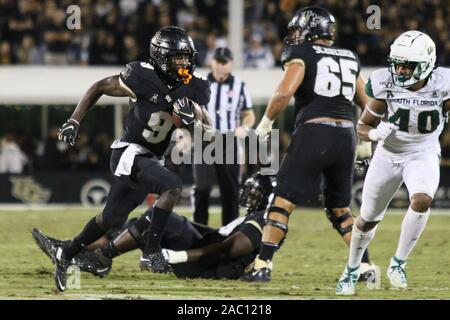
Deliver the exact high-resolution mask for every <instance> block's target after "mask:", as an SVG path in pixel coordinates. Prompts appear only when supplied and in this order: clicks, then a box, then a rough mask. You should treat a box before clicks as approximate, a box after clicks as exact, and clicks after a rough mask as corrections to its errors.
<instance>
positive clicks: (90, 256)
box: [74, 250, 112, 278]
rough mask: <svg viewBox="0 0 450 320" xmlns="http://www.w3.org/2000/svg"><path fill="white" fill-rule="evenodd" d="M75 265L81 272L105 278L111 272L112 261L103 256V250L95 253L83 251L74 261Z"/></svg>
mask: <svg viewBox="0 0 450 320" xmlns="http://www.w3.org/2000/svg"><path fill="white" fill-rule="evenodd" d="M74 264H75V265H76V266H78V267H79V268H80V270H81V271H85V272H89V273H92V274H93V275H94V276H96V277H100V278H104V277H106V276H107V275H108V274H109V272H110V271H111V267H112V259H110V258H108V257H106V256H105V255H103V253H102V251H101V250H95V251H93V252H90V251H83V252H81V253H79V254H77V256H76V257H75V259H74Z"/></svg>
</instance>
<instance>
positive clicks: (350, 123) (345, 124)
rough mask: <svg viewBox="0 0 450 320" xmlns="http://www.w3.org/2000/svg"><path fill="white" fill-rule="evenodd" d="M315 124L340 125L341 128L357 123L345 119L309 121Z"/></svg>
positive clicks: (351, 126) (350, 126)
mask: <svg viewBox="0 0 450 320" xmlns="http://www.w3.org/2000/svg"><path fill="white" fill-rule="evenodd" d="M307 123H314V124H324V125H326V126H332V127H339V128H353V127H354V126H355V125H354V124H353V122H344V121H319V122H307Z"/></svg>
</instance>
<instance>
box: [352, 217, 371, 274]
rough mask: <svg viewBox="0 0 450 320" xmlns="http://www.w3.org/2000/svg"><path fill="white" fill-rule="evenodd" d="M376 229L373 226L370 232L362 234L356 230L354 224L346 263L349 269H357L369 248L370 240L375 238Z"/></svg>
mask: <svg viewBox="0 0 450 320" xmlns="http://www.w3.org/2000/svg"><path fill="white" fill-rule="evenodd" d="M376 229H377V227H376V226H375V228H373V229H372V230H369V231H367V232H362V231H361V230H359V229H358V227H357V226H356V223H355V224H354V225H353V229H352V240H351V241H350V253H349V256H348V263H347V265H348V266H349V267H350V268H356V267H359V265H360V264H361V259H362V256H363V254H364V252H365V251H366V249H367V247H368V246H369V242H370V240H372V239H373V237H374V236H375V232H376Z"/></svg>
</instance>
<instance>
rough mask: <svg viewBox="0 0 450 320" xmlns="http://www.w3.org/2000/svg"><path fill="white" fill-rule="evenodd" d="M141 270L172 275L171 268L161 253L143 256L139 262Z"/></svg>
mask: <svg viewBox="0 0 450 320" xmlns="http://www.w3.org/2000/svg"><path fill="white" fill-rule="evenodd" d="M139 266H140V267H141V270H142V271H143V270H147V271H150V272H155V273H172V272H173V267H172V266H171V265H170V264H169V262H168V261H167V260H166V259H165V258H164V255H163V253H162V252H161V251H159V252H157V253H150V254H143V255H142V256H141V259H140V261H139Z"/></svg>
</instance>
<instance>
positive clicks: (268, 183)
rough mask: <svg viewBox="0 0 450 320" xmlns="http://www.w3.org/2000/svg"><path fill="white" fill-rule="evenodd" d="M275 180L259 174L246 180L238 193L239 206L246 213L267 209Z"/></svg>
mask: <svg viewBox="0 0 450 320" xmlns="http://www.w3.org/2000/svg"><path fill="white" fill-rule="evenodd" d="M274 186H275V178H274V177H273V176H264V175H261V174H260V173H259V172H258V173H255V174H253V175H252V176H251V177H250V178H248V179H247V180H246V181H245V182H244V184H243V186H242V188H241V189H240V192H239V205H240V206H241V207H243V208H246V209H247V213H251V212H255V211H262V210H265V209H266V208H267V205H268V204H269V201H270V200H271V195H272V194H273V189H274Z"/></svg>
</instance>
